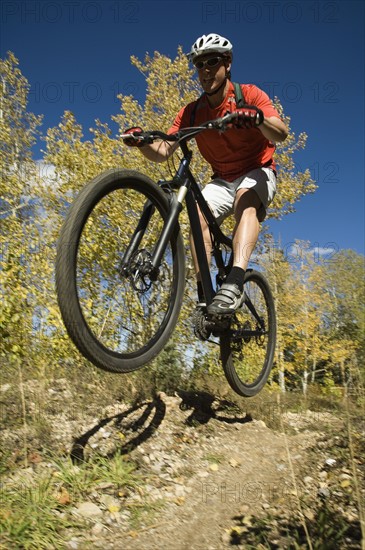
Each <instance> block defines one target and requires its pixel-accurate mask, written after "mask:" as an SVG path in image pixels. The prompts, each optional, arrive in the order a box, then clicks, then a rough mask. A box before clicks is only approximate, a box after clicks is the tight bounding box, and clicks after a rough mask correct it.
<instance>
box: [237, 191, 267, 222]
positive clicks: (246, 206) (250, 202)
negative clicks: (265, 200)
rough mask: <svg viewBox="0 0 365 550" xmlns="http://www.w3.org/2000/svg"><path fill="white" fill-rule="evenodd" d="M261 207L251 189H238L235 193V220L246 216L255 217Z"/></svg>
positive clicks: (257, 197) (258, 199)
mask: <svg viewBox="0 0 365 550" xmlns="http://www.w3.org/2000/svg"><path fill="white" fill-rule="evenodd" d="M260 207H261V200H260V197H259V196H258V194H257V193H256V191H254V190H253V189H239V190H238V191H237V195H236V200H235V204H234V212H235V217H236V219H239V218H241V217H242V215H243V214H245V215H246V216H257V213H258V211H259V209H260Z"/></svg>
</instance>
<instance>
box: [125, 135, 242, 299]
mask: <svg viewBox="0 0 365 550" xmlns="http://www.w3.org/2000/svg"><path fill="white" fill-rule="evenodd" d="M180 147H181V149H182V151H183V153H184V156H183V158H182V159H181V161H180V165H179V168H178V169H177V171H176V174H175V176H174V177H173V179H172V180H161V181H159V185H160V187H161V188H162V189H163V190H164V191H165V192H166V193H167V194H170V197H169V204H170V210H169V214H168V217H167V218H166V220H165V224H164V228H163V230H162V233H161V235H160V237H159V240H158V241H157V243H156V246H155V249H154V251H153V253H152V257H151V265H150V270H149V273H148V275H149V277H150V279H151V280H156V279H157V277H158V272H159V267H160V263H161V260H162V257H163V255H164V252H165V249H166V247H167V245H168V243H169V241H170V239H171V236H172V234H173V231H174V230H175V229H176V227H177V225H178V220H179V215H180V213H181V211H182V208H183V202H184V200H185V203H186V207H187V212H188V217H189V221H190V228H191V233H192V237H193V241H194V244H195V250H196V256H197V260H198V265H199V270H200V275H201V282H202V287H203V292H204V296H205V300H206V304H207V305H209V304H210V303H211V301H212V299H213V297H214V294H215V292H214V288H213V284H212V279H211V274H210V266H209V265H208V260H207V257H206V253H205V244H204V240H203V233H202V229H201V225H200V220H199V213H198V207H197V205H198V206H199V208H200V210H201V212H202V214H203V216H204V217H205V219H206V221H207V224H208V227H209V230H210V233H211V236H212V249H213V250H212V253H213V257H214V258H215V261H216V264H217V268H218V273H219V276H220V277H221V278H223V277H224V276H225V275H226V273H227V271H229V269H230V263H229V264H228V266H225V264H224V261H223V256H222V251H221V250H220V245H224V246H226V247H227V248H229V249H230V250H231V251H232V239H230V238H229V237H227V236H225V235H224V234H223V232H222V231H221V229H220V227H219V225H218V223H217V221H216V219H215V217H214V215H213V214H212V212H211V210H210V208H209V206H208V204H207V202H206V200H205V199H204V197H203V194H202V192H201V190H200V188H199V185H198V184H197V182H196V180H195V178H194V176H193V174H192V173H191V171H190V168H189V165H190V160H191V157H192V153H191V151H190V150H189V149H188V147H187V145H186V143H181V144H180ZM173 188H178V192H177V194H176V193H173V192H172V189H173ZM152 214H153V207H152V204H151V203H150V201H147V202H146V204H145V206H144V210H143V213H142V216H141V219H140V221H139V223H138V226H137V228H136V230H135V232H134V234H133V236H132V239H131V242H130V244H129V246H128V248H127V250H126V253H125V255H124V258H123V260H122V262H121V268H122V269H125V268H126V266H127V265H128V261H129V259H130V258H131V255H132V254H133V253H134V252H135V251H136V250H137V249H138V246H139V244H140V242H141V241H142V238H143V234H144V231H145V229H146V228H147V225H148V223H149V221H150V219H151V216H152ZM230 262H232V254H231V259H230Z"/></svg>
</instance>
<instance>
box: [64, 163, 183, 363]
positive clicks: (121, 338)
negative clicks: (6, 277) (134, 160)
mask: <svg viewBox="0 0 365 550" xmlns="http://www.w3.org/2000/svg"><path fill="white" fill-rule="evenodd" d="M146 209H147V214H145V215H144V222H143V223H142V224H141V223H140V220H141V216H142V214H143V212H146ZM168 211H169V203H168V200H167V197H166V195H165V193H164V192H163V191H162V190H161V189H160V188H159V187H158V186H157V185H156V184H155V183H154V182H153V181H152V180H150V179H149V178H147V177H146V176H144V175H142V174H140V173H138V172H135V171H132V170H117V169H116V170H110V171H108V172H106V173H104V174H101V175H100V176H98V177H97V178H95V179H94V180H93V181H91V182H90V183H89V184H88V185H87V186H86V187H85V188H84V189H83V190H82V191H81V193H80V195H79V196H78V197H77V199H76V200H75V202H74V204H73V205H72V207H71V209H70V211H69V214H68V216H67V218H66V220H65V222H64V225H63V228H62V231H61V234H60V239H59V243H58V248H57V260H56V288H57V295H58V302H59V306H60V310H61V313H62V317H63V320H64V323H65V326H66V328H67V331H68V333H69V335H70V337H71V339H72V340H73V342H74V343H75V345H76V346H77V348H78V349H79V351H80V352H81V353H82V354H83V355H84V356H85V357H86V358H87V359H89V360H90V361H91V362H92V363H94V364H95V365H96V366H97V367H100V368H102V369H104V370H108V371H113V372H129V371H132V370H135V369H138V368H140V367H142V366H143V365H145V364H146V363H147V362H149V361H150V360H151V359H152V358H153V357H155V356H156V355H157V354H158V353H159V352H160V351H161V350H162V348H163V347H164V345H165V344H166V342H167V341H168V339H169V337H170V335H171V333H172V331H173V330H174V328H175V325H176V322H177V319H178V315H179V311H180V308H181V303H182V298H183V292H184V284H185V253H184V245H183V241H182V237H181V234H180V231H179V228H178V227H177V228H176V231H175V232H174V234H173V236H172V237H171V240H170V243H169V245H168V247H167V249H166V251H165V253H164V256H163V258H162V262H161V265H160V269H159V271H158V272H155V271H154V270H153V269H152V264H151V257H152V254H153V251H154V247H155V245H156V243H157V241H158V238H159V236H160V234H161V231H162V228H163V226H164V220H165V219H166V218H167V215H168ZM132 239H133V242H134V245H133V247H132V249H131V248H130V243H131V241H132Z"/></svg>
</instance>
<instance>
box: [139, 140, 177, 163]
mask: <svg viewBox="0 0 365 550" xmlns="http://www.w3.org/2000/svg"><path fill="white" fill-rule="evenodd" d="M177 147H178V145H177V143H175V142H174V141H162V140H161V141H155V142H154V143H151V144H148V145H143V147H140V148H139V149H140V151H141V152H142V153H143V154H144V156H145V157H146V158H148V160H152V161H153V162H164V161H165V160H167V159H168V158H169V157H170V156H171V155H172V154H173V152H174V151H175V150H176V149H177Z"/></svg>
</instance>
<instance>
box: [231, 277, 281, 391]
mask: <svg viewBox="0 0 365 550" xmlns="http://www.w3.org/2000/svg"><path fill="white" fill-rule="evenodd" d="M244 292H245V301H244V303H243V305H242V307H241V308H240V309H239V310H238V311H237V312H236V313H235V314H234V316H233V317H232V319H231V320H230V326H229V328H228V329H227V330H225V331H224V333H223V334H222V335H221V337H220V349H221V360H222V365H223V369H224V372H225V375H226V378H227V380H228V383H229V384H230V386H231V387H232V389H233V390H234V391H235V392H236V393H238V394H239V395H242V396H244V397H252V396H254V395H256V394H257V393H258V392H259V391H260V390H261V389H262V388H263V386H264V385H265V383H266V381H267V379H268V377H269V374H270V371H271V368H272V364H273V359H274V352H275V344H276V316H275V305H274V300H273V297H272V294H271V290H270V287H269V284H268V282H267V280H266V279H265V277H264V276H263V275H262V274H261V273H259V272H257V271H254V270H247V272H246V276H245V283H244Z"/></svg>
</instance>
